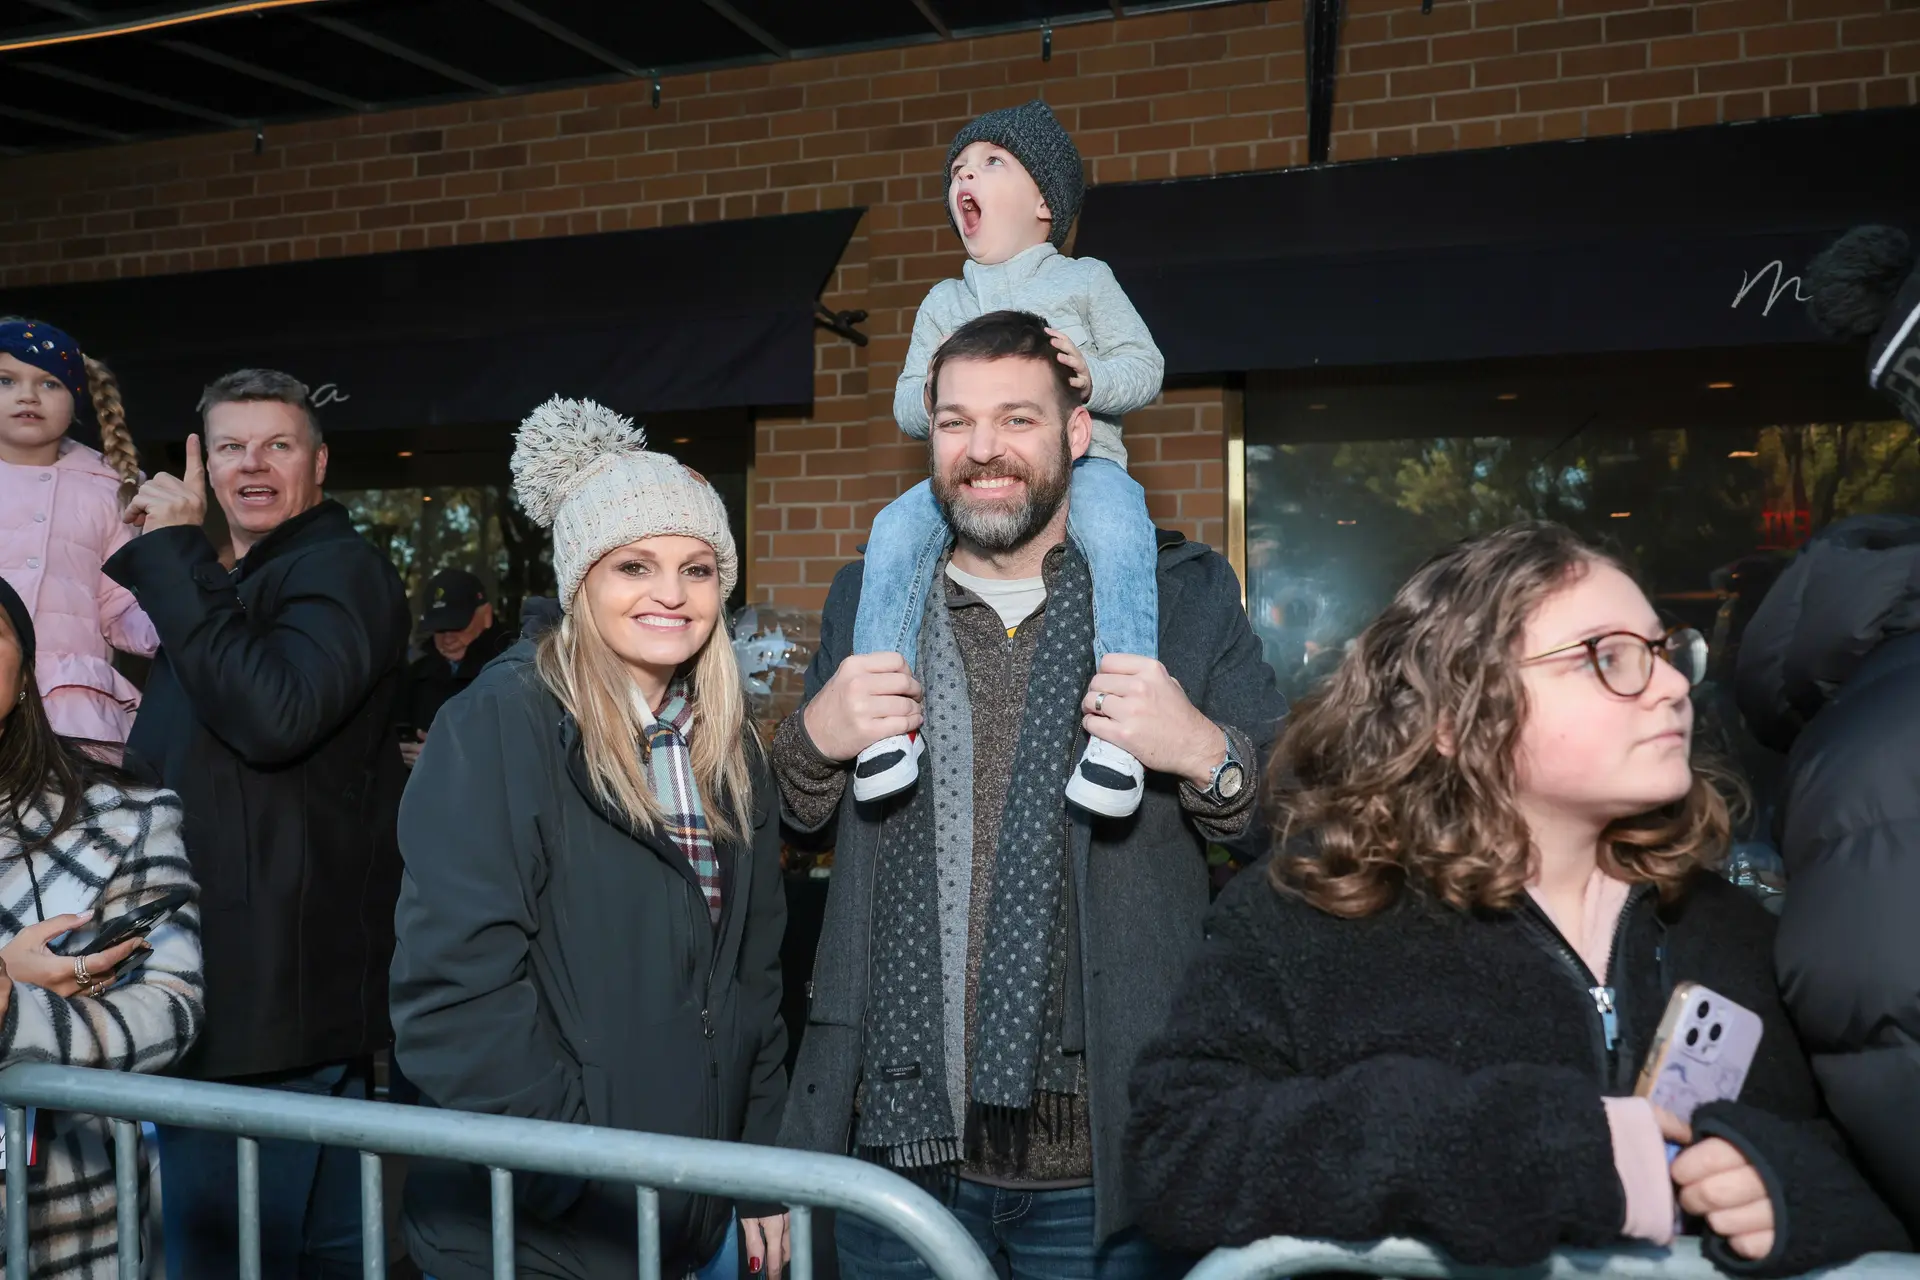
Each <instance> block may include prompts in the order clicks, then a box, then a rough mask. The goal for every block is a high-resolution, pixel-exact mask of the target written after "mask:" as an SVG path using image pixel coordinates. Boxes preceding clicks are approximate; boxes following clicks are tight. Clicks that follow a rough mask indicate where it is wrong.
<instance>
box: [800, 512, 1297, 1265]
mask: <svg viewBox="0 0 1920 1280" xmlns="http://www.w3.org/2000/svg"><path fill="white" fill-rule="evenodd" d="M1160 539H1161V545H1160V566H1159V589H1160V660H1161V662H1163V663H1164V664H1165V665H1166V667H1167V669H1168V670H1169V671H1170V672H1172V674H1173V676H1174V678H1175V679H1177V680H1178V681H1179V682H1180V685H1181V687H1182V688H1183V689H1185V690H1186V693H1187V696H1188V697H1189V698H1191V699H1192V700H1193V703H1194V705H1195V706H1196V707H1198V708H1199V709H1200V710H1201V711H1202V712H1203V713H1205V714H1206V715H1207V716H1208V717H1209V718H1211V719H1212V720H1214V721H1215V722H1216V723H1219V724H1224V725H1231V726H1233V727H1234V728H1236V729H1238V730H1240V731H1241V732H1242V733H1244V734H1245V735H1246V736H1247V737H1248V738H1249V739H1250V740H1251V741H1252V742H1253V743H1254V745H1255V747H1256V748H1257V749H1258V751H1259V752H1260V754H1261V757H1262V760H1261V761H1260V762H1255V761H1248V762H1247V763H1248V766H1249V768H1250V769H1257V767H1258V765H1259V764H1260V763H1263V762H1264V758H1265V754H1266V751H1267V749H1268V747H1269V746H1270V745H1271V744H1272V742H1273V739H1274V736H1275V733H1276V731H1277V729H1278V727H1279V724H1280V720H1281V718H1282V716H1284V715H1285V712H1286V703H1285V701H1284V699H1282V698H1281V696H1280V692H1279V690H1278V689H1277V688H1276V687H1275V684H1274V678H1273V672H1272V670H1271V669H1270V668H1269V667H1268V666H1267V664H1266V662H1265V661H1264V660H1262V658H1261V652H1260V642H1259V641H1258V640H1257V639H1256V638H1255V637H1254V634H1253V630H1252V628H1251V627H1249V626H1248V625H1247V616H1246V610H1245V609H1244V608H1243V607H1242V605H1241V601H1240V584H1239V582H1238V581H1237V580H1236V579H1235V577H1234V574H1233V569H1232V568H1231V566H1229V565H1228V564H1227V562H1226V560H1225V559H1224V558H1223V557H1222V556H1220V555H1218V554H1217V553H1215V552H1214V551H1212V550H1210V549H1209V548H1207V547H1205V546H1203V545H1201V544H1198V543H1192V542H1188V541H1186V540H1185V539H1183V538H1181V537H1179V535H1177V534H1168V533H1165V532H1162V534H1161V535H1160ZM861 580H862V565H861V564H860V563H859V562H855V563H853V564H850V565H848V566H846V568H844V569H842V570H841V571H840V573H839V575H838V576H837V577H835V579H834V582H833V586H832V588H831V589H830V590H829V592H828V594H827V606H826V610H825V612H824V614H823V616H822V618H821V621H820V647H819V650H818V651H817V652H816V653H815V654H814V658H813V663H812V665H811V666H810V667H809V668H808V670H807V677H806V698H808V699H811V698H812V697H813V696H814V695H815V694H816V693H818V692H819V691H820V687H821V686H822V685H824V684H825V683H826V682H827V680H828V679H829V678H830V677H831V676H832V675H833V673H834V671H836V670H837V669H838V668H839V666H840V663H841V661H842V660H843V659H844V658H846V656H847V655H848V653H849V652H851V641H852V638H853V619H854V613H855V611H856V610H857V608H858V607H859V601H860V586H861ZM802 705H804V702H803V704H802ZM786 816H787V817H788V819H789V820H791V817H792V815H790V814H788V815H786ZM879 832H880V823H879V821H878V820H877V817H876V814H875V813H874V812H873V811H872V810H871V809H870V808H869V807H867V806H857V807H856V805H855V804H854V801H853V792H852V789H851V788H849V789H848V791H847V793H846V795H845V797H844V798H843V799H842V801H841V804H840V809H839V811H838V813H837V814H836V815H835V816H834V818H833V819H831V820H829V822H828V823H826V824H825V825H824V826H823V827H822V828H821V829H820V830H818V831H815V832H812V833H804V832H798V831H796V832H794V833H793V834H794V836H795V838H796V840H799V839H805V838H806V837H807V836H809V835H811V836H813V837H814V838H816V839H817V838H822V837H830V838H832V839H833V840H834V841H835V844H834V874H833V891H832V893H831V895H830V896H829V897H828V900H827V910H826V919H825V921H824V923H823V925H822V929H821V934H820V948H819V951H818V953H817V955H816V957H815V961H814V972H813V1001H812V1006H811V1009H810V1011H809V1013H808V1017H807V1030H806V1038H805V1041H804V1042H803V1044H802V1046H801V1050H800V1058H799V1061H798V1062H797V1063H796V1064H795V1067H794V1076H793V1084H792V1087H791V1089H790V1091H789V1094H788V1101H787V1113H786V1119H785V1121H784V1123H783V1124H782V1126H781V1130H780V1142H781V1145H783V1146H789V1147H798V1148H803V1149H806V1150H810V1151H825V1152H832V1153H835V1154H839V1153H843V1152H846V1151H847V1150H848V1142H849V1137H850V1131H851V1128H852V1124H853V1118H854V1111H853V1106H854V1091H855V1089H856V1088H857V1087H858V1085H859V1082H860V1081H859V1076H860V1063H861V1049H862V1046H861V1031H862V1026H863V1024H864V1020H865V1016H866V1003H867V991H868V986H867V969H868V954H869V944H870V927H871V923H872V919H873V876H874V869H875V855H876V853H877V852H878V848H879ZM1267 839H1268V835H1267V832H1266V829H1265V824H1264V823H1263V822H1262V820H1261V819H1260V817H1259V815H1258V814H1256V815H1255V816H1254V819H1253V821H1252V822H1251V823H1250V824H1249V825H1248V827H1247V830H1246V833H1245V834H1244V835H1243V836H1242V837H1241V838H1240V839H1239V840H1238V841H1236V842H1235V845H1236V846H1237V849H1236V851H1237V852H1240V853H1242V854H1243V856H1245V857H1246V859H1247V860H1248V861H1251V860H1252V858H1253V857H1255V856H1257V853H1258V850H1260V849H1261V848H1263V847H1264V846H1265V844H1266V842H1267ZM1070 857H1071V858H1072V864H1073V865H1072V884H1073V888H1074V891H1075V895H1076V900H1075V902H1074V904H1073V905H1074V910H1075V911H1076V912H1077V913H1078V924H1079V929H1080V937H1081V939H1082V945H1083V947H1084V951H1083V963H1082V974H1083V979H1084V985H1083V990H1082V998H1083V1000H1084V1002H1085V1010H1086V1035H1087V1079H1088V1097H1087V1105H1088V1111H1089V1114H1090V1117H1091V1120H1092V1127H1093V1159H1094V1197H1095V1229H1096V1231H1097V1232H1098V1234H1099V1235H1100V1236H1101V1237H1102V1238H1104V1237H1106V1236H1108V1235H1111V1234H1112V1233H1114V1232H1116V1231H1119V1230H1122V1229H1124V1228H1125V1227H1127V1226H1128V1225H1129V1224H1130V1223H1131V1222H1132V1218H1133V1215H1132V1213H1131V1211H1130V1209H1129V1208H1128V1206H1127V1203H1126V1197H1125V1192H1124V1185H1125V1184H1124V1180H1123V1177H1122V1171H1121V1161H1122V1157H1123V1151H1122V1142H1123V1136H1124V1134H1125V1132H1126V1127H1127V1118H1128V1110H1129V1104H1128V1100H1127V1078H1128V1076H1129V1074H1130V1073H1131V1072H1132V1070H1133V1064H1134V1060H1135V1058H1137V1057H1138V1056H1139V1053H1140V1050H1141V1047H1142V1046H1143V1045H1144V1044H1145V1043H1146V1041H1147V1040H1148V1038H1149V1037H1151V1036H1152V1035H1153V1034H1154V1033H1155V1032H1157V1031H1158V1030H1159V1029H1160V1027H1161V1025H1162V1024H1163V1023H1164V1022H1165V1021H1166V1019H1167V1014H1168V1011H1169V1010H1170V1009H1171V1007H1172V1004H1173V996H1174V992H1175V990H1176V989H1177V988H1178V985H1179V983H1180V979H1181V977H1182V975H1183V974H1184V973H1185V972H1186V969H1187V964H1188V961H1189V960H1191V959H1192V958H1193V956H1194V955H1195V953H1196V952H1197V951H1198V950H1199V948H1200V945H1201V942H1202V937H1203V935H1202V930H1201V921H1202V919H1203V917H1204V916H1205V915H1206V911H1207V903H1208V880H1207V867H1206V840H1205V839H1204V838H1203V837H1202V836H1201V834H1200V833H1199V831H1198V830H1197V829H1196V828H1195V827H1194V825H1193V823H1192V821H1191V820H1190V819H1189V818H1188V816H1187V814H1186V812H1185V811H1184V810H1183V809H1182V807H1181V803H1180V794H1179V788H1178V785H1177V783H1176V781H1175V780H1174V779H1170V778H1166V777H1164V776H1160V775H1154V774H1149V775H1148V777H1147V793H1146V798H1145V799H1144V800H1143V801H1142V802H1141V805H1140V810H1139V812H1138V813H1136V814H1135V815H1134V816H1133V817H1132V818H1129V819H1124V820H1120V821H1106V820H1092V819H1088V818H1087V817H1086V816H1085V815H1079V814H1076V816H1075V818H1074V825H1073V838H1072V843H1071V846H1070Z"/></svg>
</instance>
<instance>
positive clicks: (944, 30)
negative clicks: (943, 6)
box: [913, 0, 953, 40]
mask: <svg viewBox="0 0 1920 1280" xmlns="http://www.w3.org/2000/svg"><path fill="white" fill-rule="evenodd" d="M913 7H914V8H916V9H918V10H919V11H920V16H921V17H923V18H925V19H926V20H927V25H928V26H930V27H932V28H933V29H934V30H935V31H937V32H939V33H940V38H941V39H942V40H951V39H953V28H952V27H949V26H948V25H947V20H946V19H945V18H943V17H941V16H940V11H939V10H938V9H936V8H934V7H933V0H913Z"/></svg>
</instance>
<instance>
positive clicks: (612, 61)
mask: <svg viewBox="0 0 1920 1280" xmlns="http://www.w3.org/2000/svg"><path fill="white" fill-rule="evenodd" d="M487 3H488V4H491V5H492V6H493V7H494V8H496V9H498V10H499V11H500V12H502V13H504V14H507V15H509V16H510V17H515V18H518V19H520V21H522V22H524V23H526V24H527V25H528V26H530V27H532V28H533V29H534V30H536V31H543V32H545V33H546V34H547V35H550V36H552V37H553V38H554V39H555V40H558V41H559V42H560V43H561V44H564V45H569V46H571V47H573V48H575V49H578V50H579V51H580V52H581V53H584V54H586V55H587V56H588V57H589V58H596V59H598V60H599V61H601V62H604V63H606V64H607V65H608V66H610V67H612V68H613V69H614V70H615V71H618V72H620V73H621V74H623V75H629V76H642V75H645V74H646V72H645V71H643V70H642V69H641V68H639V67H637V66H635V65H634V64H633V63H631V62H628V61H627V60H626V59H625V58H623V57H621V56H620V55H619V54H617V53H614V52H613V51H611V50H609V49H603V48H601V47H600V46H599V45H597V44H595V43H594V42H593V41H591V40H589V39H587V38H586V37H585V36H583V35H581V34H580V33H579V32H577V31H575V30H573V29H572V28H571V27H566V26H562V25H561V24H560V23H558V22H555V21H554V20H553V19H552V18H549V17H548V16H547V15H546V14H544V13H540V12H539V11H537V10H534V9H529V8H527V6H525V5H523V4H521V3H520V2H519V0H487Z"/></svg>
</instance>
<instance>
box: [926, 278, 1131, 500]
mask: <svg viewBox="0 0 1920 1280" xmlns="http://www.w3.org/2000/svg"><path fill="white" fill-rule="evenodd" d="M995 311H1030V312H1032V313H1033V314H1035V315H1038V316H1040V317H1042V318H1044V319H1045V320H1046V322H1047V323H1048V324H1049V325H1050V326H1052V327H1053V328H1055V329H1058V330H1060V332H1062V333H1064V334H1066V335H1067V336H1068V337H1069V338H1071V339H1073V342H1074V345H1075V346H1077V347H1079V348H1080V353H1081V354H1082V355H1084V356H1085V357H1086V358H1087V369H1088V372H1089V373H1091V374H1092V378H1093V394H1092V396H1091V397H1090V398H1089V399H1088V401H1087V409H1088V411H1089V412H1091V413H1092V414H1093V444H1092V446H1091V447H1090V448H1089V449H1088V450H1087V456H1088V457H1091V458H1106V459H1109V460H1110V461H1113V462H1117V463H1119V464H1120V465H1121V466H1123V467H1124V466H1126V465H1127V450H1126V446H1125V445H1123V444H1121V442H1120V417H1121V415H1122V414H1127V413H1132V412H1133V411H1134V410H1135V409H1139V408H1142V407H1144V406H1146V405H1148V404H1151V403H1153V401H1154V399H1155V397H1157V396H1158V395H1159V394H1160V375H1161V373H1162V372H1164V371H1165V369H1166V362H1165V361H1164V360H1162V359H1161V358H1160V348H1159V347H1156V346H1155V345H1154V344H1153V335H1152V334H1151V333H1149V332H1147V325H1146V322H1145V321H1144V320H1142V319H1141V318H1140V313H1139V312H1138V311H1135V310H1134V309H1133V303H1131V302H1129V301H1128V300H1127V295H1126V291H1125V290H1123V289H1121V287H1120V282H1119V281H1118V280H1116V279H1114V278H1113V269H1112V268H1111V267H1109V266H1107V264H1106V263H1104V262H1102V261H1100V260H1099V259H1098V258H1069V257H1066V256H1065V255H1064V254H1062V253H1061V252H1060V251H1059V250H1057V249H1055V248H1054V247H1053V246H1052V245H1050V244H1040V245H1035V246H1034V247H1033V248H1031V249H1028V250H1025V251H1024V252H1022V253H1017V254H1015V255H1014V256H1013V257H1011V258H1009V259H1007V260H1006V261H1005V262H1002V263H997V264H995V265H993V266H983V265H982V264H980V263H978V262H973V261H969V262H968V263H967V265H966V269H965V271H964V272H963V274H962V278H961V279H959V280H942V281H941V282H940V283H939V284H936V285H935V286H933V289H932V291H930V292H929V293H928V294H927V298H926V301H925V302H922V303H921V304H920V314H919V315H917V316H915V317H914V321H913V340H912V342H911V343H909V344H908V346H907V360H906V364H904V365H903V366H902V367H901V369H900V380H899V382H898V383H896V384H895V385H894V390H893V416H894V419H895V420H896V421H897V422H899V424H900V429H901V430H902V431H904V432H906V433H907V434H908V435H910V436H913V437H914V438H915V439H918V440H924V439H926V438H927V435H928V433H929V432H930V431H931V430H932V423H931V421H930V420H929V419H928V417H927V398H926V386H927V365H928V364H929V363H931V362H932V360H933V353H934V352H935V351H937V350H939V348H940V344H941V343H943V342H945V341H946V340H947V338H948V337H949V336H950V335H951V334H952V333H953V331H954V330H955V329H958V328H959V327H960V326H961V325H963V324H965V323H966V322H967V321H969V320H975V319H978V318H979V317H981V316H984V315H988V314H990V313H992V312H995Z"/></svg>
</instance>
